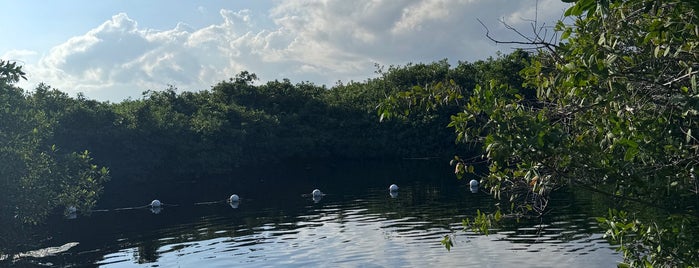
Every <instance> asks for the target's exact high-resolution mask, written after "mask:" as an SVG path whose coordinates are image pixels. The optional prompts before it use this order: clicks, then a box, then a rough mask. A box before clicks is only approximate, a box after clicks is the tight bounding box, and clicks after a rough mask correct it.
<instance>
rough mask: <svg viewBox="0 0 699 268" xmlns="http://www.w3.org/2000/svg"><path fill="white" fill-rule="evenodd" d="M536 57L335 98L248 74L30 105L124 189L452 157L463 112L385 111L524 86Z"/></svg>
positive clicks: (47, 97)
mask: <svg viewBox="0 0 699 268" xmlns="http://www.w3.org/2000/svg"><path fill="white" fill-rule="evenodd" d="M527 57H528V55H527V54H526V53H524V52H517V53H516V54H513V55H512V56H508V57H501V58H498V59H489V60H486V61H479V62H475V63H467V62H460V63H459V64H458V65H457V66H456V67H454V68H452V67H451V66H450V65H449V64H448V63H447V61H446V60H443V61H439V62H434V63H431V64H408V65H405V66H391V67H389V68H388V69H387V70H385V71H384V70H380V71H379V73H380V76H379V77H377V78H372V79H367V80H366V81H364V82H350V83H347V84H342V83H338V84H337V85H335V86H334V87H332V88H326V87H325V86H318V85H315V84H313V83H309V82H301V83H296V84H294V83H292V82H291V81H289V80H288V79H284V80H281V81H279V80H275V81H270V82H267V83H263V84H260V85H257V83H258V80H257V77H256V75H255V74H253V73H249V72H241V73H239V74H237V75H236V76H235V77H234V78H231V79H230V80H228V81H222V82H220V83H218V84H216V85H215V86H213V87H212V88H211V89H210V90H203V91H198V92H190V91H179V90H178V89H177V88H174V87H170V88H168V89H166V90H163V91H147V92H145V93H144V95H143V97H142V98H141V99H138V100H126V101H123V102H120V103H106V102H97V101H94V100H89V99H86V98H84V97H80V96H79V97H78V98H71V97H69V96H68V95H67V94H65V93H63V92H60V91H58V90H55V89H51V88H50V87H48V86H45V85H42V86H39V87H38V88H36V89H35V90H34V91H33V92H28V93H27V100H28V101H30V102H31V103H33V104H34V107H35V109H40V110H43V111H45V113H46V114H47V115H48V116H49V117H51V118H52V120H54V121H56V122H58V124H57V125H56V127H55V129H54V130H53V132H54V135H53V144H57V145H59V147H60V148H63V149H64V150H67V151H83V150H88V151H90V152H91V154H92V156H93V157H94V159H95V161H96V163H98V164H100V165H103V166H107V167H109V168H110V170H111V172H112V176H113V177H114V178H115V179H118V180H126V179H127V178H128V179H134V178H136V179H138V180H148V181H153V180H160V179H164V178H167V177H168V176H163V175H178V176H180V177H181V176H199V175H206V174H212V173H227V172H230V171H231V170H233V169H235V168H237V167H241V166H256V165H263V166H266V165H269V164H273V163H278V162H281V161H289V160H294V161H298V160H333V161H334V160H343V159H364V160H377V159H400V158H422V157H451V156H453V155H454V154H455V153H456V150H457V147H458V146H457V145H455V143H454V140H455V136H454V134H453V132H452V131H450V130H449V129H448V128H447V125H448V123H449V121H450V119H449V118H450V115H451V114H453V113H455V112H456V111H457V110H456V109H457V108H458V106H456V105H454V106H444V107H439V108H438V109H435V110H434V111H429V112H425V113H420V114H412V115H410V118H406V120H402V121H391V122H384V123H380V122H379V116H378V114H377V112H376V107H377V105H378V104H379V103H380V102H381V101H382V100H383V99H384V98H385V97H386V96H389V95H392V94H394V93H396V92H401V91H406V92H407V91H408V90H409V89H411V88H413V87H414V86H420V85H423V86H424V85H427V84H433V83H437V82H440V81H450V80H451V81H455V83H458V84H459V85H460V88H464V89H468V88H472V87H473V85H475V84H476V83H479V82H481V81H484V79H488V78H489V77H490V76H513V78H512V79H516V78H514V77H518V76H517V75H516V73H517V69H520V68H521V67H522V66H520V65H521V64H524V62H526V60H525V59H526V58H527ZM506 65H507V66H506ZM505 69H509V70H505Z"/></svg>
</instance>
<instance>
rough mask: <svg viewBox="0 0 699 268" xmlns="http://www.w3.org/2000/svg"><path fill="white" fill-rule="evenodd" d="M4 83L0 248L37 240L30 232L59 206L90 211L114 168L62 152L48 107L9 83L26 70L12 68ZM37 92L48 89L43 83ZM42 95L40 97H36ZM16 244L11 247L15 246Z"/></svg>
mask: <svg viewBox="0 0 699 268" xmlns="http://www.w3.org/2000/svg"><path fill="white" fill-rule="evenodd" d="M8 70H9V72H10V73H9V74H3V75H4V77H9V80H4V81H3V83H0V159H2V161H1V162H0V223H2V226H3V228H2V230H1V231H0V238H2V239H0V252H4V253H7V252H12V251H13V250H17V249H21V248H23V247H26V246H28V245H29V244H31V243H33V242H32V239H33V238H34V237H33V236H31V235H29V234H28V233H27V232H26V229H29V228H30V227H27V228H25V227H22V226H23V225H37V224H40V223H41V222H43V220H44V219H46V218H47V217H48V216H49V215H50V214H51V213H53V212H54V211H55V210H63V209H65V208H67V207H69V206H73V207H75V208H76V209H78V210H79V211H81V212H83V213H86V212H88V211H89V210H90V209H91V208H92V207H93V206H94V205H95V202H96V201H97V198H98V196H99V194H100V192H101V190H102V185H103V183H104V182H105V181H106V180H108V179H109V171H108V170H107V169H106V168H104V167H99V166H97V165H95V164H93V159H92V158H91V157H90V154H89V152H88V151H85V150H83V151H82V152H81V153H75V152H71V151H65V152H64V151H63V150H62V149H61V147H60V146H58V145H56V144H55V143H53V141H55V140H54V133H55V130H56V126H57V124H58V122H57V121H55V120H54V115H53V113H54V112H55V111H51V110H50V109H45V108H46V107H47V106H44V105H43V104H42V105H37V103H36V102H35V100H33V99H32V98H30V97H26V96H25V94H24V92H23V91H22V90H21V89H19V88H15V87H14V86H12V85H11V84H7V83H6V82H16V81H17V80H18V77H23V75H24V73H23V72H21V70H20V69H18V68H14V67H12V66H11V68H9V69H8ZM38 92H39V93H38V94H39V95H40V94H44V93H47V91H46V90H45V88H44V87H42V86H40V88H39V89H38ZM37 96H38V95H37ZM10 248H11V249H10Z"/></svg>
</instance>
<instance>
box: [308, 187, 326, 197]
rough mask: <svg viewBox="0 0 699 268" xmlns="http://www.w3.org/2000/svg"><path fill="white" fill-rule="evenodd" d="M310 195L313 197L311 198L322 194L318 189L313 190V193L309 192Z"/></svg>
mask: <svg viewBox="0 0 699 268" xmlns="http://www.w3.org/2000/svg"><path fill="white" fill-rule="evenodd" d="M311 194H312V195H313V197H317V196H323V192H321V191H320V190H318V189H315V190H313V192H311Z"/></svg>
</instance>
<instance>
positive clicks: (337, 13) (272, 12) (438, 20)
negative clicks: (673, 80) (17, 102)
mask: <svg viewBox="0 0 699 268" xmlns="http://www.w3.org/2000/svg"><path fill="white" fill-rule="evenodd" d="M568 5H569V4H566V3H563V2H562V1H561V0H383V1H381V0H352V1H346V0H286V1H276V0H254V1H253V0H250V1H243V0H227V1H224V0H209V1H181V0H149V1H140V0H118V1H117V0H100V1H94V0H63V1H40V0H22V1H1V2H0V10H2V15H0V33H3V38H2V39H1V40H0V59H2V60H10V61H16V62H18V63H19V64H21V65H23V66H24V67H23V68H24V69H23V70H24V71H25V72H26V73H27V76H28V80H27V81H22V82H20V83H19V84H18V86H20V87H22V88H24V89H26V90H31V89H33V88H35V87H36V85H38V84H39V83H45V84H47V85H50V86H51V87H53V88H56V89H59V90H61V91H63V92H66V93H68V94H69V95H71V96H75V95H76V94H77V93H78V92H80V93H82V94H84V96H85V97H87V98H90V99H96V100H100V101H110V102H119V101H122V100H124V99H128V98H132V99H139V98H141V97H142V92H144V91H146V90H163V89H167V88H168V87H169V86H171V85H172V86H174V87H176V88H177V89H178V90H181V91H184V90H187V91H199V90H208V89H210V88H211V87H212V86H214V85H215V84H216V83H218V82H220V81H223V80H228V79H229V78H231V77H235V75H236V74H238V73H240V72H241V71H249V72H252V73H255V74H257V76H258V78H260V81H258V82H257V83H265V82H266V81H273V80H282V79H289V80H291V82H292V83H299V82H312V83H314V84H316V85H326V86H327V87H332V86H334V85H336V84H337V82H338V81H341V82H343V83H347V82H350V81H357V82H362V81H365V80H366V79H369V78H373V77H375V76H376V74H375V71H376V66H377V65H378V66H390V65H406V64H408V63H431V62H434V61H439V60H442V59H448V61H449V62H450V63H451V64H452V65H455V64H457V63H458V62H459V61H469V62H473V61H476V60H482V59H487V58H488V57H495V56H496V55H497V53H498V52H502V53H509V52H511V51H512V49H513V48H514V47H513V45H508V44H496V43H495V42H493V41H491V40H489V39H488V38H487V37H486V28H484V27H483V25H481V24H480V23H479V22H478V20H481V21H482V22H483V23H484V24H485V25H486V26H487V27H488V30H489V31H490V35H491V36H492V37H494V38H497V39H498V40H502V41H523V40H522V38H521V37H519V36H517V35H516V33H515V32H514V31H512V30H508V29H506V28H505V26H504V25H503V23H501V21H504V22H506V23H507V24H508V25H510V26H512V27H514V28H516V29H518V30H519V31H520V32H522V33H524V34H531V33H533V30H532V29H533V28H534V27H533V22H534V21H536V22H537V24H536V27H535V28H537V29H538V28H541V27H542V26H543V27H544V28H546V29H548V30H547V36H553V30H552V26H553V25H554V24H555V22H556V21H557V20H559V19H561V18H562V14H563V12H564V11H565V9H566V8H567V7H568ZM549 27H550V28H549Z"/></svg>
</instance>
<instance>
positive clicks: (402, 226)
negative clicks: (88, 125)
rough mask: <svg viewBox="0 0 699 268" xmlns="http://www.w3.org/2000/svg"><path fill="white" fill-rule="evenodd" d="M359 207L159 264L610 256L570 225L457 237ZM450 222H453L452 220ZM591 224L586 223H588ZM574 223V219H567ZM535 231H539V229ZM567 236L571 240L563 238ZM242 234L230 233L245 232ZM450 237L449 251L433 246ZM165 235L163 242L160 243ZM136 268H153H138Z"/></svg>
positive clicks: (600, 261)
mask: <svg viewBox="0 0 699 268" xmlns="http://www.w3.org/2000/svg"><path fill="white" fill-rule="evenodd" d="M393 216H395V215H392V214H390V213H389V214H379V213H372V212H370V211H369V210H367V209H362V208H361V207H360V206H355V207H342V206H326V207H321V208H316V209H313V210H311V211H310V212H309V214H308V215H301V216H298V217H296V218H295V222H285V223H277V224H273V223H269V224H264V225H262V226H259V227H254V228H252V229H245V227H243V226H230V227H229V229H222V230H218V231H217V230H208V229H206V228H201V229H199V230H198V231H199V232H201V233H207V232H217V233H219V234H220V235H221V237H218V238H213V239H207V240H201V241H191V242H180V243H172V244H165V245H162V246H160V247H159V248H157V249H155V250H156V254H157V255H159V258H158V260H157V264H158V265H159V266H160V267H196V266H205V267H230V266H235V267H302V266H306V267H515V266H516V267H609V266H613V265H615V260H617V259H618V255H615V253H614V252H613V250H612V249H611V248H610V247H609V245H608V244H607V243H606V242H605V241H604V240H603V239H602V238H601V235H597V234H594V235H589V234H584V233H578V232H575V231H570V230H564V229H563V228H564V227H565V226H569V225H572V224H575V222H572V221H559V222H555V223H552V224H546V225H536V226H530V227H520V228H518V229H516V230H512V231H502V232H501V233H499V234H495V235H490V236H480V235H474V234H473V233H470V232H463V231H460V230H461V225H460V223H458V222H455V223H453V224H451V225H450V226H449V227H448V228H450V229H452V230H455V231H456V232H454V233H452V232H450V231H449V230H448V229H447V228H439V227H436V226H434V225H433V224H432V223H430V222H428V221H425V220H424V219H421V218H419V217H403V218H394V217H393ZM458 218H459V217H456V218H455V219H458ZM589 220H592V219H589ZM574 221H579V219H575V220H574ZM542 228H543V230H542ZM566 232H567V233H568V234H570V233H571V232H573V235H574V237H573V240H570V239H563V238H565V237H564V236H565V235H566ZM245 233H249V234H246V235H238V234H245ZM447 234H453V235H454V243H455V246H454V247H453V248H452V249H451V251H450V252H448V251H446V249H445V248H444V247H443V246H442V245H441V244H440V243H439V241H440V240H441V238H442V237H443V236H444V235H447ZM168 240H169V239H167V238H165V239H163V241H168ZM138 254H139V250H138V249H137V248H129V249H124V250H121V251H119V252H117V253H113V254H110V255H107V256H105V257H104V260H103V261H102V262H100V264H102V265H105V267H129V266H133V265H135V264H136V263H137V259H138ZM143 265H144V266H147V265H148V266H149V265H153V263H146V264H143Z"/></svg>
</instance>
